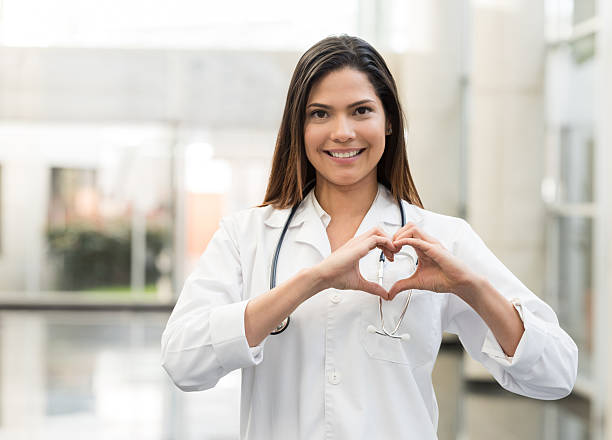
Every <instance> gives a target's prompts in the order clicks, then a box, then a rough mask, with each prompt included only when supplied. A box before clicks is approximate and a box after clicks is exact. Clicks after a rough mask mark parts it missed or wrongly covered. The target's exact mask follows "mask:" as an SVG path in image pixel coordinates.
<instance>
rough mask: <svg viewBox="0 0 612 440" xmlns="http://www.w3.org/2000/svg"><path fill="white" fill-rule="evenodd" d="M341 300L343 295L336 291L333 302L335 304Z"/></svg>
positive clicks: (332, 298)
mask: <svg viewBox="0 0 612 440" xmlns="http://www.w3.org/2000/svg"><path fill="white" fill-rule="evenodd" d="M340 301H342V297H341V296H340V294H339V293H334V294H333V295H332V297H331V302H333V303H334V304H338V303H339V302H340Z"/></svg>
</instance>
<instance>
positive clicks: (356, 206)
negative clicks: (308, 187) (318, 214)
mask: <svg viewBox="0 0 612 440" xmlns="http://www.w3.org/2000/svg"><path fill="white" fill-rule="evenodd" d="M377 192H378V181H377V180H376V175H374V176H373V178H366V179H363V180H361V181H359V182H356V183H354V184H352V185H335V184H333V183H331V182H330V181H328V180H325V179H323V178H321V177H320V176H319V177H318V178H317V183H316V186H315V196H316V197H317V201H318V202H319V205H321V208H323V209H324V210H325V212H327V213H328V214H329V215H330V217H331V218H332V219H344V218H356V217H358V218H363V217H364V216H365V215H366V213H367V212H368V210H369V209H370V206H372V202H373V201H374V198H375V197H376V193H377Z"/></svg>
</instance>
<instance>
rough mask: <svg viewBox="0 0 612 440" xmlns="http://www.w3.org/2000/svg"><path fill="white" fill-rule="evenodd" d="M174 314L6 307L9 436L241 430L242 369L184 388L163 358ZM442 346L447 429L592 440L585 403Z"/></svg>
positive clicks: (221, 434)
mask: <svg viewBox="0 0 612 440" xmlns="http://www.w3.org/2000/svg"><path fill="white" fill-rule="evenodd" d="M167 317H168V314H166V313H150V312H146V313H141V312H79V311H76V312H57V311H55V312H0V350H1V352H0V353H1V354H0V356H1V357H0V359H1V363H0V377H1V382H0V440H4V439H10V440H19V439H28V440H30V439H45V440H53V439H83V438H88V439H156V440H157V439H164V440H165V439H198V440H208V439H214V440H222V439H238V424H239V420H238V418H239V399H240V397H239V387H240V373H239V372H234V373H232V374H229V375H228V376H226V377H224V378H223V379H222V380H221V381H220V382H219V383H218V385H217V386H216V387H215V388H214V389H211V390H207V391H203V392H198V393H183V392H181V391H180V390H178V389H176V388H175V387H174V386H173V385H172V383H171V382H170V380H169V379H168V377H167V376H166V374H165V372H164V371H163V370H162V368H161V367H160V362H159V357H160V356H159V347H160V337H161V332H162V330H163V328H164V326H165V323H166V320H167ZM462 356H463V354H462V353H461V351H460V350H458V349H457V348H456V347H455V348H453V347H450V348H448V349H443V350H442V351H441V353H440V356H439V358H438V363H437V365H436V370H435V372H434V384H435V386H436V391H437V395H438V401H439V407H440V424H439V438H440V440H446V439H470V440H471V439H476V440H478V439H487V440H488V439H491V438H495V439H499V440H504V439H508V440H510V439H521V440H526V439H534V440H536V439H537V440H540V439H544V440H547V439H568V440H570V439H571V440H574V439H588V438H589V434H588V430H587V423H586V419H587V418H588V415H587V414H586V413H585V407H587V406H588V405H586V404H585V403H584V402H580V401H578V400H577V399H576V398H571V397H570V398H567V399H564V400H562V401H559V402H541V401H535V400H530V399H526V398H521V397H516V396H514V395H512V394H510V393H507V392H505V391H503V390H500V389H499V387H497V386H495V385H490V384H478V383H469V382H468V383H466V382H464V381H462V380H461V372H462Z"/></svg>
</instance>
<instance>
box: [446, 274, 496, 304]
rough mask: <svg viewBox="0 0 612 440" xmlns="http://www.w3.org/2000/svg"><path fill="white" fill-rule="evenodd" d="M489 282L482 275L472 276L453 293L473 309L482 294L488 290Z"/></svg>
mask: <svg viewBox="0 0 612 440" xmlns="http://www.w3.org/2000/svg"><path fill="white" fill-rule="evenodd" d="M488 283H489V281H488V280H487V279H486V278H485V277H483V276H480V275H472V276H470V277H468V278H467V279H466V280H465V281H464V282H462V283H459V284H458V286H457V287H456V288H455V289H454V291H453V293H454V294H455V295H457V296H458V297H459V298H461V299H462V300H463V301H465V302H466V303H468V304H470V305H471V306H472V307H473V306H474V305H475V304H476V302H477V300H478V298H479V297H480V295H481V293H482V292H484V291H485V290H486V286H487V284H488Z"/></svg>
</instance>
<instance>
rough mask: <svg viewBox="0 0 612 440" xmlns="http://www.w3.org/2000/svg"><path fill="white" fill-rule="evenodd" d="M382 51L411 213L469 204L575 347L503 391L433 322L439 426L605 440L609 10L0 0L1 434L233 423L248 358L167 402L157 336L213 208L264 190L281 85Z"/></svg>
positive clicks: (478, 435) (505, 4)
mask: <svg viewBox="0 0 612 440" xmlns="http://www.w3.org/2000/svg"><path fill="white" fill-rule="evenodd" d="M339 33H348V34H350V35H357V36H360V37H362V38H364V39H366V40H367V41H369V42H370V43H372V44H373V45H374V46H375V47H376V48H377V49H378V50H379V51H380V52H381V53H382V54H383V56H384V57H385V59H386V60H387V62H388V64H389V67H390V68H391V71H392V72H393V75H394V77H395V79H396V81H397V84H398V87H399V90H400V92H401V99H402V100H403V105H404V107H405V110H406V113H407V117H408V121H409V133H408V156H409V160H410V165H411V169H412V173H413V176H414V179H415V183H416V185H417V188H418V190H419V192H420V195H421V198H422V200H423V203H424V205H425V208H426V209H429V210H432V211H436V212H440V213H444V214H448V215H453V216H460V217H463V218H466V219H467V220H468V221H469V222H470V223H471V224H472V226H473V227H474V229H475V230H476V231H477V232H478V233H479V234H480V235H481V236H482V238H483V239H484V240H485V242H486V243H487V245H488V246H489V247H490V248H491V249H492V250H493V252H494V253H495V254H496V255H497V256H498V257H499V258H500V259H501V260H502V261H503V262H504V263H505V264H506V266H508V267H509V268H510V270H512V272H514V273H515V274H516V275H517V276H518V277H519V278H520V279H521V280H522V281H523V282H524V283H525V284H526V285H527V286H528V287H529V288H530V289H531V290H532V291H533V292H535V293H536V294H537V295H539V296H541V297H542V298H544V299H545V300H546V301H547V302H548V303H549V304H551V305H552V306H553V308H554V309H555V311H556V312H557V314H558V316H559V319H560V321H561V325H562V326H563V328H564V329H566V330H567V331H568V332H569V333H570V334H571V336H572V337H573V338H574V340H575V341H576V343H577V344H578V346H579V349H580V366H579V379H578V383H577V385H576V387H575V390H574V392H573V393H572V394H571V395H570V396H568V397H567V398H565V399H562V400H560V401H556V402H543V401H536V400H530V399H526V398H522V397H518V396H515V395H512V394H510V393H508V392H506V391H504V390H502V389H501V388H500V387H499V386H498V385H497V384H495V383H494V382H493V381H492V380H491V377H490V376H489V375H488V374H487V373H486V371H483V370H482V368H480V367H479V365H475V364H474V363H473V362H472V361H471V360H470V359H469V358H468V357H467V355H465V354H464V353H463V350H462V349H461V346H460V345H459V344H458V343H457V341H456V340H455V339H453V338H452V337H448V338H445V341H444V344H443V346H442V349H441V352H440V356H439V359H438V362H437V364H436V369H435V372H434V385H435V388H436V391H437V395H438V401H439V405H440V426H439V438H440V439H441V440H445V439H491V438H496V439H546V440H548V439H612V401H611V400H610V397H609V396H610V395H612V385H611V384H610V382H609V381H608V376H609V375H608V371H610V370H611V368H610V366H609V364H610V361H612V353H610V352H609V351H608V348H607V346H608V345H609V344H608V343H607V338H608V337H610V336H612V324H610V319H609V318H608V316H609V315H610V312H612V307H611V305H610V303H609V302H608V296H609V293H610V291H611V290H612V270H611V269H612V264H611V257H610V255H611V254H612V234H611V227H612V201H611V198H612V197H611V196H610V191H612V178H611V177H610V176H611V175H612V154H611V145H612V116H611V115H612V85H611V83H610V81H609V79H610V78H612V4H611V3H610V2H609V1H606V0H546V1H544V0H536V1H528V0H471V1H470V0H337V1H334V2H328V1H324V0H310V1H309V2H287V1H280V0H261V1H258V2H250V1H246V0H243V1H225V2H212V1H201V0H200V1H195V0H173V1H172V2H170V1H169V0H149V1H146V2H145V1H141V0H128V1H126V0H122V1H119V0H107V1H105V2H95V1H93V0H55V1H53V2H48V1H43V0H0V439H11V440H13V439H56V438H58V439H59V438H61V439H82V438H85V437H87V438H92V439H237V438H238V432H239V393H240V372H239V371H236V372H233V373H231V374H229V375H228V376H226V377H224V378H223V379H222V380H221V381H220V382H219V384H218V385H217V386H216V387H215V388H214V389H212V390H208V391H204V392H197V393H183V392H181V391H179V390H178V389H176V388H175V387H174V386H173V385H172V384H171V382H170V380H169V378H168V377H167V376H166V375H165V373H164V372H163V370H162V369H161V367H160V362H159V355H160V336H161V332H162V331H163V328H164V326H165V323H166V320H167V318H168V316H169V313H170V311H171V310H172V306H173V303H174V301H175V300H176V298H177V295H178V293H179V292H180V289H181V287H182V284H183V282H184V279H185V277H186V276H187V275H188V274H189V273H190V271H191V269H192V268H193V266H194V263H195V261H196V260H197V258H198V257H199V255H200V254H201V253H202V251H203V250H204V249H205V247H206V245H207V243H208V241H209V239H210V238H211V236H212V234H213V233H214V231H215V230H216V229H217V228H218V222H219V219H220V218H221V216H223V215H226V214H229V213H231V212H234V211H236V210H239V209H244V208H246V207H249V206H253V205H256V204H258V203H261V201H262V200H263V195H264V191H265V187H266V183H267V174H268V171H269V166H270V161H271V156H272V152H273V149H274V142H275V139H276V132H277V129H278V126H279V123H280V117H281V113H282V110H283V105H284V101H285V97H286V92H287V87H288V83H289V79H290V77H291V74H292V71H293V68H294V67H295V64H296V62H297V60H298V58H299V57H300V56H301V54H302V53H303V52H304V51H305V50H306V49H307V48H308V47H310V46H311V45H312V44H314V43H315V42H317V41H319V40H320V39H322V38H324V37H326V36H328V35H331V34H339Z"/></svg>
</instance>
